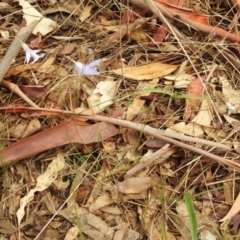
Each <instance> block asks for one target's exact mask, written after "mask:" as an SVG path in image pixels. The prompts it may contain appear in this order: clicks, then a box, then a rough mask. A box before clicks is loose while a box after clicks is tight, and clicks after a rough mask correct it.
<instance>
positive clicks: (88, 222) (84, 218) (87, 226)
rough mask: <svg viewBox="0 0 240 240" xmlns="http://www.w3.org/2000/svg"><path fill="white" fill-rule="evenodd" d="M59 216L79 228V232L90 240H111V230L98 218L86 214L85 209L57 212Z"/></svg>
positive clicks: (75, 206) (74, 208) (76, 208)
mask: <svg viewBox="0 0 240 240" xmlns="http://www.w3.org/2000/svg"><path fill="white" fill-rule="evenodd" d="M59 215H61V216H62V217H64V218H65V219H67V220H68V221H70V222H72V223H74V224H76V225H77V226H79V224H80V226H81V232H83V233H84V234H86V235H87V236H89V237H90V238H91V239H112V238H113V235H114V230H113V228H111V227H109V225H108V224H107V223H106V222H105V221H103V220H102V219H101V218H100V217H98V216H95V215H94V214H92V213H90V212H88V211H87V210H86V209H84V208H81V207H78V204H77V203H75V205H74V207H71V208H65V209H63V210H61V211H60V212H59Z"/></svg>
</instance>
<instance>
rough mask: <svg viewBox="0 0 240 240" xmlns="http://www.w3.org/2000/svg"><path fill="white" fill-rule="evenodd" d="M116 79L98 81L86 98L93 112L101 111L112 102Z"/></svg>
mask: <svg viewBox="0 0 240 240" xmlns="http://www.w3.org/2000/svg"><path fill="white" fill-rule="evenodd" d="M116 86H117V81H111V80H105V81H100V82H99V83H98V84H97V86H96V88H95V89H94V90H93V93H92V95H91V96H90V97H89V98H88V99H87V101H88V104H89V106H90V107H91V110H92V111H93V112H94V113H99V112H101V111H103V110H104V109H105V108H106V107H108V106H110V105H112V104H113V101H112V99H113V97H114V94H115V91H116Z"/></svg>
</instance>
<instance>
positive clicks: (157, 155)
mask: <svg viewBox="0 0 240 240" xmlns="http://www.w3.org/2000/svg"><path fill="white" fill-rule="evenodd" d="M169 146H170V144H166V145H164V146H163V147H162V148H160V149H159V150H157V151H156V152H154V153H153V154H152V155H151V156H149V157H147V158H145V159H144V161H143V162H139V163H138V164H137V165H135V166H134V167H133V168H131V169H130V170H128V171H127V173H126V174H125V175H124V179H126V178H129V177H132V176H133V175H134V174H136V173H137V172H139V171H140V170H142V169H143V168H145V167H150V166H152V165H155V164H160V163H163V162H164V161H165V160H166V159H168V158H169V157H170V156H171V155H172V154H173V153H175V152H176V150H177V148H176V147H171V148H169Z"/></svg>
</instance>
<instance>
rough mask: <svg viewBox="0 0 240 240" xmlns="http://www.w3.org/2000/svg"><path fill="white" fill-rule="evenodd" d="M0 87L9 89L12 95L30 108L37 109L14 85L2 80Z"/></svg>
mask: <svg viewBox="0 0 240 240" xmlns="http://www.w3.org/2000/svg"><path fill="white" fill-rule="evenodd" d="M0 85H1V86H3V87H5V88H7V89H9V90H10V91H12V92H13V93H15V94H17V95H18V96H19V97H20V98H22V99H23V100H24V101H25V102H26V103H28V104H29V105H30V106H31V107H34V108H39V107H38V105H36V104H35V103H34V102H33V101H32V100H31V99H30V98H29V97H28V96H27V95H26V94H24V93H23V92H22V90H21V89H20V88H19V87H18V86H17V85H16V84H14V83H11V82H9V81H7V80H4V79H3V80H2V82H1V84H0Z"/></svg>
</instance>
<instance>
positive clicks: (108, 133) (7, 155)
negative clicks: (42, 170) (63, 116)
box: [0, 121, 118, 166]
mask: <svg viewBox="0 0 240 240" xmlns="http://www.w3.org/2000/svg"><path fill="white" fill-rule="evenodd" d="M116 134H118V129H117V128H115V127H114V126H113V125H111V124H108V123H105V122H101V123H97V124H93V125H89V126H80V125H77V124H76V123H74V122H73V121H71V122H67V121H65V122H63V123H61V124H59V125H58V126H56V127H52V128H49V129H47V130H45V131H42V132H40V133H37V134H35V135H33V136H31V137H28V138H25V139H22V140H19V141H18V142H16V143H14V144H12V145H10V146H8V147H6V148H5V149H4V151H3V152H2V153H1V155H2V156H1V162H0V166H2V165H7V164H13V163H15V162H17V161H19V160H21V159H23V158H26V157H29V156H32V155H35V154H37V153H40V152H43V151H46V150H49V149H53V148H56V147H60V146H63V145H66V144H69V143H70V144H71V143H72V144H76V143H77V144H89V143H94V142H99V141H103V140H105V139H107V138H109V137H112V136H114V135H116Z"/></svg>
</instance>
